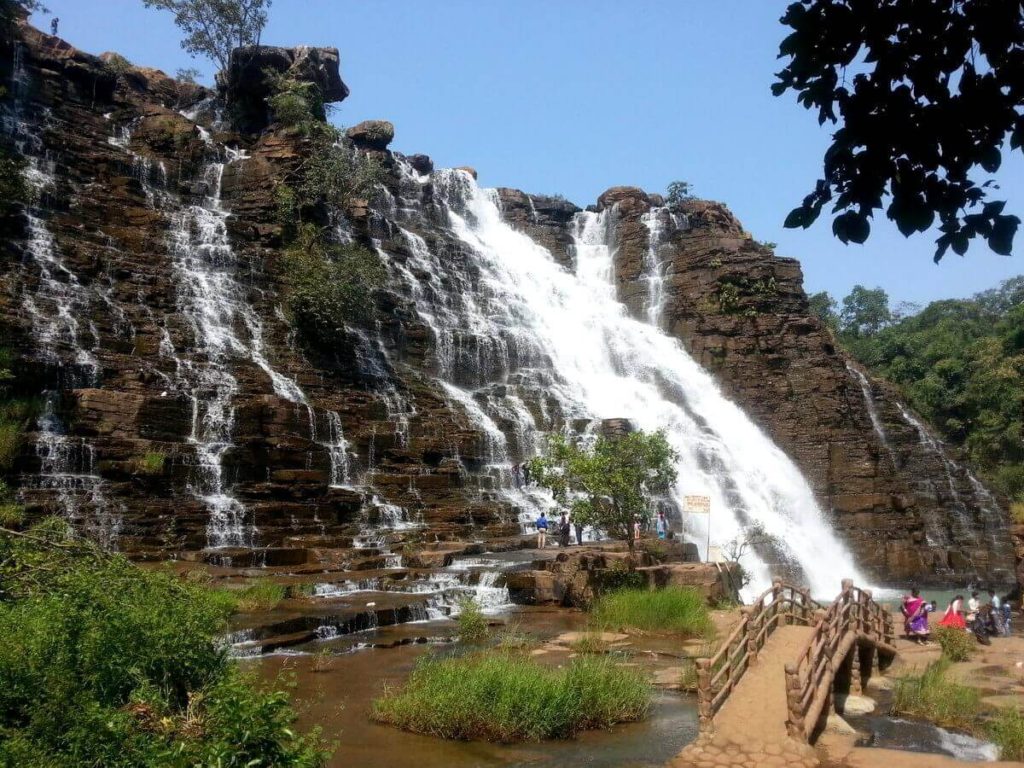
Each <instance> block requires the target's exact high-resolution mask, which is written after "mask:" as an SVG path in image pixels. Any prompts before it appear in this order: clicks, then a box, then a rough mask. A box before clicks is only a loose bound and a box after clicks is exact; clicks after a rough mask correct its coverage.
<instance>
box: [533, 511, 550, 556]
mask: <svg viewBox="0 0 1024 768" xmlns="http://www.w3.org/2000/svg"><path fill="white" fill-rule="evenodd" d="M536 526H537V549H544V544H545V543H546V542H547V538H548V516H547V515H546V514H545V513H544V512H541V513H540V517H538V518H537V523H536Z"/></svg>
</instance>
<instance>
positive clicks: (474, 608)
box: [455, 597, 487, 643]
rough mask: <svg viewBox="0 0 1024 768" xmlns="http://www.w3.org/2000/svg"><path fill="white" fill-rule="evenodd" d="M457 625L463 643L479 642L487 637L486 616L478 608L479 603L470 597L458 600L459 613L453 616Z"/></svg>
mask: <svg viewBox="0 0 1024 768" xmlns="http://www.w3.org/2000/svg"><path fill="white" fill-rule="evenodd" d="M455 620H456V621H457V622H458V625H459V640H461V641H462V642H464V643H479V642H480V641H482V640H483V639H484V638H485V637H487V618H486V617H485V616H484V614H483V611H481V610H480V604H479V603H478V602H477V601H476V600H474V599H473V598H471V597H467V598H464V599H462V600H460V601H459V614H458V616H456V617H455Z"/></svg>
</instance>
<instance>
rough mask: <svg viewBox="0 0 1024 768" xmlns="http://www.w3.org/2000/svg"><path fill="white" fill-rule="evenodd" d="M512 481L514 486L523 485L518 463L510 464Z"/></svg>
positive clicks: (519, 486) (521, 472)
mask: <svg viewBox="0 0 1024 768" xmlns="http://www.w3.org/2000/svg"><path fill="white" fill-rule="evenodd" d="M512 482H514V483H515V484H516V488H522V487H523V470H522V467H520V466H519V465H518V464H513V465H512Z"/></svg>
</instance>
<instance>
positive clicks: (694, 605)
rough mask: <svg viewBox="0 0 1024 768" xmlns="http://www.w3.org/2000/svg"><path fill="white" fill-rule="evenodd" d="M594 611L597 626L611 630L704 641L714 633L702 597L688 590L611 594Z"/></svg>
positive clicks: (595, 606) (597, 604)
mask: <svg viewBox="0 0 1024 768" xmlns="http://www.w3.org/2000/svg"><path fill="white" fill-rule="evenodd" d="M591 611H592V614H593V618H594V622H595V624H597V625H598V626H604V627H609V628H611V629H623V630H640V631H643V632H651V631H659V630H665V631H671V632H678V633H680V634H682V635H685V636H687V637H705V638H710V637H713V636H714V632H715V628H714V624H712V622H711V617H710V615H709V614H708V607H707V604H706V603H705V601H704V598H703V596H702V595H701V594H700V593H699V592H697V590H695V589H691V588H689V587H666V588H665V589H658V590H653V591H651V590H641V589H624V590H620V591H618V592H609V593H608V594H605V595H602V596H601V597H600V598H599V599H598V600H597V602H596V603H595V604H594V606H593V607H592V609H591Z"/></svg>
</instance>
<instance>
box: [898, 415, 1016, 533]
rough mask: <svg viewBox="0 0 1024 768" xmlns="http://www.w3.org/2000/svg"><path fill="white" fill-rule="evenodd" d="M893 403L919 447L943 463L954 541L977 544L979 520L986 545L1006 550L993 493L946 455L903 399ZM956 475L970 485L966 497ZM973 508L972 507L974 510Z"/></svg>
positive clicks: (944, 449)
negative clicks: (915, 435)
mask: <svg viewBox="0 0 1024 768" xmlns="http://www.w3.org/2000/svg"><path fill="white" fill-rule="evenodd" d="M896 407H897V408H898V409H899V412H900V416H902V417H903V420H904V421H906V422H907V424H909V425H910V426H911V427H913V428H914V430H915V431H916V432H917V436H918V443H919V445H920V446H921V448H922V449H923V450H924V451H925V453H927V454H930V455H931V456H933V457H934V458H935V459H936V460H937V461H938V462H939V463H940V464H941V465H942V468H943V471H944V472H945V475H946V485H947V487H948V488H949V495H950V500H951V505H952V506H951V510H950V512H951V513H952V514H951V515H949V522H950V524H951V525H950V528H951V533H952V536H953V539H954V540H955V542H956V543H958V544H961V545H964V544H966V545H977V544H979V542H980V539H979V535H978V530H979V529H978V526H977V525H976V522H980V523H981V530H982V531H984V534H985V537H986V538H987V540H988V547H989V548H990V549H991V550H992V551H999V550H1005V548H1006V546H1007V544H1006V540H1005V536H1003V535H1001V534H1002V532H1003V531H1004V525H1003V522H1002V513H1001V512H1000V511H999V505H998V504H997V503H996V501H995V499H994V498H993V497H992V494H991V493H990V492H989V491H988V490H987V489H986V488H985V486H983V485H982V484H981V483H980V482H979V481H978V478H976V477H975V476H974V474H973V473H972V472H971V471H970V470H969V469H967V468H966V467H961V466H960V465H958V464H957V463H956V462H955V461H953V459H951V458H950V457H949V454H948V452H947V451H946V448H945V446H944V445H943V444H942V442H941V441H939V440H937V439H936V438H935V437H933V436H932V434H931V433H930V432H929V431H928V428H927V427H925V425H924V424H922V423H921V422H920V421H919V420H918V419H916V418H915V417H914V416H913V414H911V413H910V411H909V410H908V409H907V408H906V406H904V405H903V403H896ZM957 475H961V476H962V477H966V478H967V481H968V484H969V485H970V491H969V493H968V496H967V498H965V497H964V495H963V494H962V493H961V491H960V489H959V488H958V487H957V482H956V476H957ZM972 508H973V510H974V512H973V513H972ZM934 515H935V513H932V517H934ZM975 515H976V516H977V518H978V520H977V521H975V519H974V517H975ZM945 538H946V539H947V543H949V542H948V540H949V538H950V537H949V536H948V535H947V536H946V537H945Z"/></svg>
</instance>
